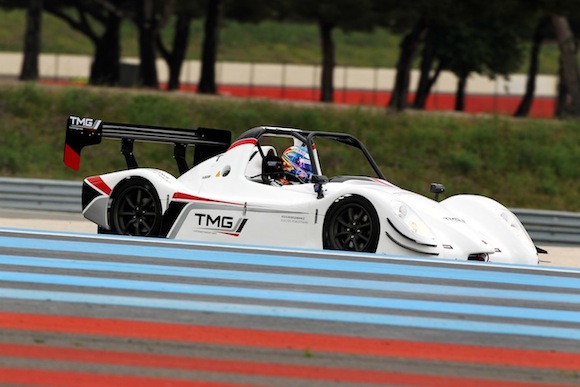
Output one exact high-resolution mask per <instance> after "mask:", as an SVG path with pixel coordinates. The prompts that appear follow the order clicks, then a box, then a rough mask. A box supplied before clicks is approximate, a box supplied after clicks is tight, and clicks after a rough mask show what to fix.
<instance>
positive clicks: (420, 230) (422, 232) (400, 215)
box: [391, 200, 435, 245]
mask: <svg viewBox="0 0 580 387" xmlns="http://www.w3.org/2000/svg"><path fill="white" fill-rule="evenodd" d="M391 208H392V209H393V212H394V214H395V217H396V218H395V219H393V222H397V223H399V224H403V225H404V226H405V228H406V229H407V230H408V231H410V232H411V235H407V237H408V238H411V239H414V240H415V241H416V242H418V243H421V244H427V245H433V244H434V241H435V235H434V234H433V232H432V231H431V229H430V228H429V226H427V224H425V222H423V220H421V218H420V217H419V215H417V213H416V212H415V211H413V210H412V209H411V208H409V206H408V205H406V204H405V203H403V202H400V201H398V200H394V201H392V202H391ZM399 231H400V232H403V233H404V230H400V229H399Z"/></svg>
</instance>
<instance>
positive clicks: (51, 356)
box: [0, 344, 556, 387]
mask: <svg viewBox="0 0 580 387" xmlns="http://www.w3.org/2000/svg"><path fill="white" fill-rule="evenodd" d="M0 356H10V357H18V358H29V359H30V358H32V359H43V360H50V361H69V362H85V363H96V364H114V365H116V366H118V365H123V366H133V367H148V368H149V369H151V368H163V369H173V370H175V369H179V370H187V371H201V372H214V373H226V374H243V375H251V376H264V377H278V378H288V379H292V378H298V379H308V380H326V381H340V382H343V383H356V384H359V383H365V384H381V385H384V384H401V385H407V386H417V387H430V386H441V387H464V386H467V385H468V386H471V387H488V386H490V385H493V386H494V387H523V386H530V383H527V382H515V381H499V380H491V379H474V378H466V377H452V376H437V375H415V374H406V373H398V372H383V371H371V370H360V369H348V368H332V367H316V366H301V365H292V364H279V363H265V362H252V361H238V360H223V359H205V358H196V357H179V356H172V355H154V354H143V353H133V352H118V351H104V350H90V349H77V348H64V347H46V346H33V345H19V344H0ZM30 371H33V372H30ZM92 375H94V374H89V373H81V372H75V371H54V370H38V369H36V370H31V369H28V368H19V369H14V368H4V369H2V368H0V382H3V383H26V384H41V385H44V386H46V385H50V386H58V387H67V386H77V385H83V386H85V387H89V386H102V385H107V386H125V385H139V386H158V385H162V384H163V383H161V382H166V383H170V384H171V385H172V386H173V385H177V386H181V385H191V386H195V387H197V386H199V387H205V386H207V387H214V386H215V387H221V386H224V387H226V386H232V387H233V386H236V387H239V386H242V385H241V384H227V383H216V382H204V381H191V384H188V381H184V380H179V379H160V378H155V377H153V378H143V377H139V376H130V375H103V374H100V375H99V376H98V377H97V378H93V377H92ZM47 381H49V382H48V384H47ZM533 385H534V386H536V387H539V386H548V385H546V384H541V383H533ZM549 386H550V387H556V385H554V384H549Z"/></svg>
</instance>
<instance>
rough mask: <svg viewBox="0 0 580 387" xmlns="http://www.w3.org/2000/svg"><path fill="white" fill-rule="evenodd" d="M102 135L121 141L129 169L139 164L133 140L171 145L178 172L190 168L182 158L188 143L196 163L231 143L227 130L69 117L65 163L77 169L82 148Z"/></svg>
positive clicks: (92, 143) (217, 152)
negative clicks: (192, 146)
mask: <svg viewBox="0 0 580 387" xmlns="http://www.w3.org/2000/svg"><path fill="white" fill-rule="evenodd" d="M103 137H104V138H112V139H120V140H121V153H122V154H123V156H125V161H126V162H127V168H129V169H132V168H137V167H138V165H137V160H136V159H135V156H134V155H133V143H134V142H135V141H147V142H158V143H167V144H174V148H173V157H174V158H175V161H176V162H177V167H178V168H179V173H181V174H183V173H185V172H186V171H188V170H189V166H188V164H187V161H186V159H185V150H186V149H187V146H188V145H195V150H194V157H193V165H197V164H199V163H200V162H202V161H204V160H207V159H208V158H210V157H212V156H215V155H217V154H219V153H222V152H224V151H226V150H227V148H228V147H229V145H230V143H231V132H230V131H229V130H222V129H210V128H197V129H181V128H169V127H163V126H152V125H132V124H118V123H111V122H104V121H102V120H95V119H93V118H89V117H77V116H70V117H69V118H68V121H67V126H66V139H65V144H64V163H65V165H66V166H68V167H69V168H71V169H74V170H75V171H78V169H79V166H80V162H81V150H82V149H83V148H84V147H85V146H89V145H96V144H100V142H101V140H102V138H103Z"/></svg>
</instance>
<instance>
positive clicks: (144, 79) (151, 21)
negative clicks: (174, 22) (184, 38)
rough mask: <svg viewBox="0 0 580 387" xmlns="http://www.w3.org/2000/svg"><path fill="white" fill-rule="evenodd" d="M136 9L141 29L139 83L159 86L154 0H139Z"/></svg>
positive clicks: (138, 26) (147, 85) (146, 85)
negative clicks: (156, 64)
mask: <svg viewBox="0 0 580 387" xmlns="http://www.w3.org/2000/svg"><path fill="white" fill-rule="evenodd" d="M136 5H137V9H136V20H137V28H138V29H139V60H140V62H139V83H140V85H141V86H145V87H150V88H155V89H156V88H158V87H159V82H158V79H157V67H156V66H155V59H156V57H157V55H156V53H157V52H156V49H155V37H156V35H157V20H156V19H155V14H154V10H153V0H139V1H138V2H137V3H136Z"/></svg>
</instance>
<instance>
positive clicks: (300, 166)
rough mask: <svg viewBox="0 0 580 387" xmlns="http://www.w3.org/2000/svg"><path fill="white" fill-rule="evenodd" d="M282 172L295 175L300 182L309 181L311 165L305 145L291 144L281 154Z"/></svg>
mask: <svg viewBox="0 0 580 387" xmlns="http://www.w3.org/2000/svg"><path fill="white" fill-rule="evenodd" d="M282 161H283V162H284V166H283V168H284V172H285V174H286V175H287V176H290V177H295V178H296V179H297V180H298V181H300V182H302V183H308V182H310V179H311V177H312V165H310V156H309V155H308V149H306V147H305V146H296V145H294V146H291V147H289V148H288V149H286V150H285V151H284V153H283V154H282Z"/></svg>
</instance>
